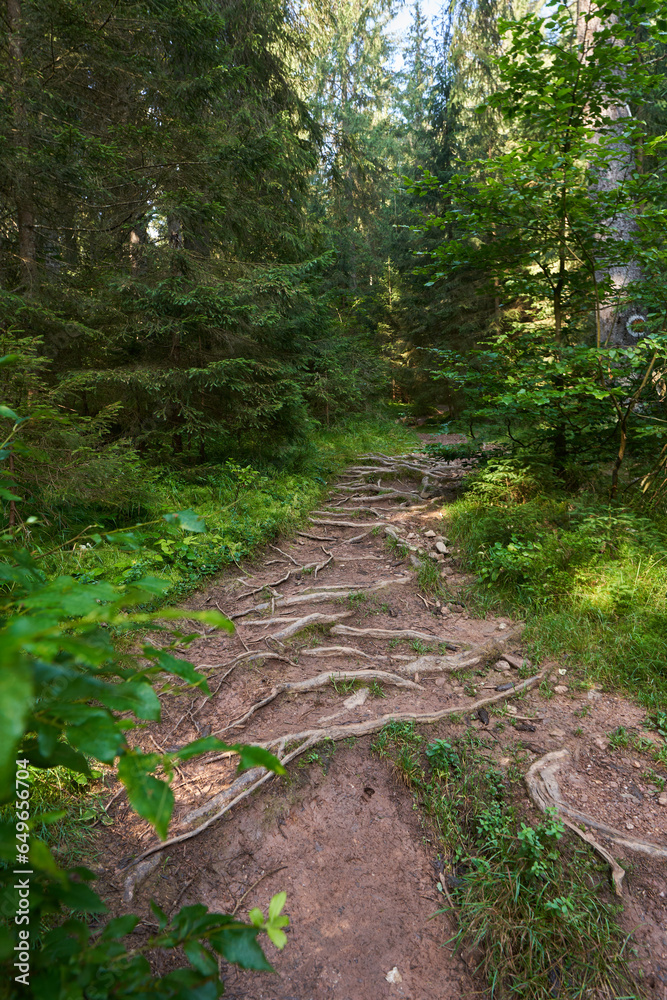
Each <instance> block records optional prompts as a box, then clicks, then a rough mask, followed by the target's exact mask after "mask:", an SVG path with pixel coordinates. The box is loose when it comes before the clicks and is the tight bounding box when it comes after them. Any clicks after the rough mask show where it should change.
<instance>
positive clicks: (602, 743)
mask: <svg viewBox="0 0 667 1000" xmlns="http://www.w3.org/2000/svg"><path fill="white" fill-rule="evenodd" d="M593 743H595V745H596V747H599V749H600V750H606V749H607V747H608V746H609V741H608V740H605V739H604V737H603V736H596V737H595V739H594V740H593Z"/></svg>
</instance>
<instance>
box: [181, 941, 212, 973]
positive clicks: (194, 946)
mask: <svg viewBox="0 0 667 1000" xmlns="http://www.w3.org/2000/svg"><path fill="white" fill-rule="evenodd" d="M183 951H184V952H185V954H186V957H187V959H188V961H189V962H190V964H191V965H193V966H194V967H195V969H197V971H198V972H201V973H202V975H204V976H214V975H215V974H216V973H217V971H218V963H217V961H216V959H215V958H214V957H213V955H212V954H211V953H210V951H207V950H206V948H204V947H203V945H201V944H200V943H199V941H186V942H185V943H184V945H183Z"/></svg>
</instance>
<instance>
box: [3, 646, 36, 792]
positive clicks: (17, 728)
mask: <svg viewBox="0 0 667 1000" xmlns="http://www.w3.org/2000/svg"><path fill="white" fill-rule="evenodd" d="M32 697H33V693H32V675H31V671H30V668H29V666H28V664H27V663H17V664H9V663H5V664H4V665H3V667H2V671H1V672H0V801H6V800H7V799H8V798H9V797H10V796H11V794H12V786H13V782H14V771H15V764H14V759H15V750H16V746H17V744H18V741H19V740H20V739H21V737H22V736H23V733H24V729H25V724H26V721H27V719H28V713H29V711H30V707H31V704H32Z"/></svg>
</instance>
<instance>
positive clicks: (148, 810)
mask: <svg viewBox="0 0 667 1000" xmlns="http://www.w3.org/2000/svg"><path fill="white" fill-rule="evenodd" d="M159 762H160V757H159V756H158V755H157V754H140V753H137V752H135V751H132V752H129V753H125V754H123V756H122V757H121V758H120V760H119V762H118V777H119V778H120V780H121V781H122V782H123V784H124V785H125V787H126V788H127V797H128V799H129V801H130V805H131V806H132V808H133V809H135V810H136V811H137V812H138V813H139V815H140V816H143V818H144V819H147V820H148V822H149V823H152V825H153V827H154V828H155V832H156V833H157V835H158V837H159V838H160V840H166V838H167V829H168V827H169V820H170V819H171V814H172V812H173V810H174V793H173V792H172V790H171V788H170V787H169V785H168V784H167V783H166V781H161V780H160V779H159V778H155V777H154V776H153V775H152V774H150V773H149V772H150V771H153V770H154V769H155V767H156V766H157V765H158V763H159Z"/></svg>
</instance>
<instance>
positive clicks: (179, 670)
mask: <svg viewBox="0 0 667 1000" xmlns="http://www.w3.org/2000/svg"><path fill="white" fill-rule="evenodd" d="M180 614H181V617H182V616H183V612H181V613H180ZM144 655H145V656H149V657H151V659H154V660H155V661H156V663H157V665H158V666H159V667H160V668H161V669H162V670H164V671H165V672H166V673H168V674H176V676H177V677H182V678H183V680H186V681H189V682H190V684H192V685H194V686H195V687H199V688H201V689H202V691H203V692H204V693H205V694H210V693H211V692H210V690H209V686H208V684H207V682H206V678H205V677H203V676H202V674H199V673H197V671H196V670H195V668H194V667H193V665H192V664H191V663H190V662H189V661H188V660H181V659H179V658H178V657H177V656H172V655H171V654H170V653H166V652H165V651H164V650H161V649H156V648H155V647H154V646H144Z"/></svg>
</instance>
